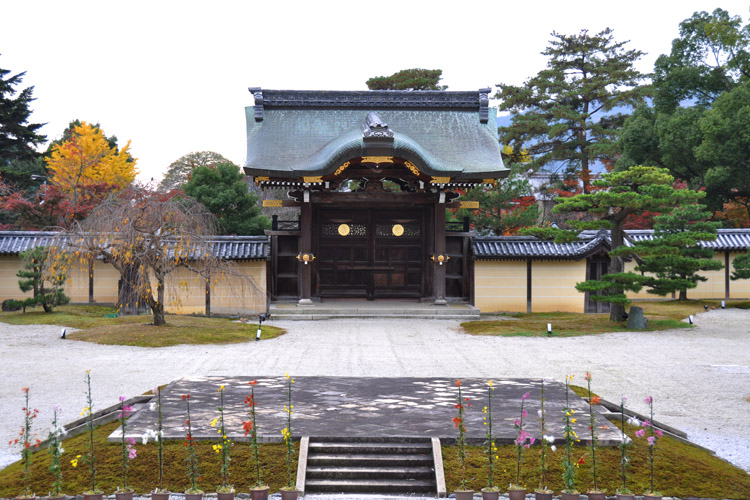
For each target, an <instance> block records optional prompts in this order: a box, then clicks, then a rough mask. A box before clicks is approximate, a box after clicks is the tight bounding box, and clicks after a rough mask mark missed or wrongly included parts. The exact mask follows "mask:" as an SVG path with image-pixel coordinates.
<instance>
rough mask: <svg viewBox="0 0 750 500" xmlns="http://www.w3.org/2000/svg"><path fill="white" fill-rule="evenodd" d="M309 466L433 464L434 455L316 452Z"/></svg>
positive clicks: (311, 457)
mask: <svg viewBox="0 0 750 500" xmlns="http://www.w3.org/2000/svg"><path fill="white" fill-rule="evenodd" d="M307 465H308V467H309V466H334V467H347V466H359V467H362V466H385V467H397V466H419V465H422V466H428V467H429V466H432V455H426V454H425V455H412V454H410V455H386V454H375V453H366V454H362V453H351V454H349V453H346V454H333V453H331V454H315V455H312V454H311V455H308V456H307Z"/></svg>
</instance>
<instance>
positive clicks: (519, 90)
mask: <svg viewBox="0 0 750 500" xmlns="http://www.w3.org/2000/svg"><path fill="white" fill-rule="evenodd" d="M552 37H553V38H552V40H550V45H549V46H548V47H547V48H546V49H545V50H544V52H542V54H543V55H545V56H547V57H548V58H549V59H548V62H547V67H546V68H545V69H543V70H542V71H540V72H539V73H538V74H537V75H536V76H534V77H532V78H530V79H529V80H527V81H526V82H525V83H524V84H523V85H521V86H515V85H508V84H499V85H498V87H499V90H498V92H497V94H496V95H495V97H496V98H497V99H500V106H499V107H500V110H503V111H510V112H511V115H512V123H511V125H509V126H507V127H500V128H499V133H500V142H502V143H503V144H510V145H511V146H512V147H513V149H514V150H515V151H521V150H522V148H524V147H525V148H527V150H528V153H529V154H530V155H531V157H532V161H531V162H530V164H529V166H530V167H531V168H534V169H538V168H540V167H542V166H544V165H547V164H550V163H551V162H563V163H564V164H565V165H566V168H567V169H568V171H570V172H577V173H578V174H579V176H580V178H581V179H582V181H583V190H584V192H586V193H587V192H589V191H590V188H591V165H592V163H593V162H594V161H597V160H599V161H609V160H611V159H612V158H613V157H614V156H615V154H616V152H617V144H616V135H617V129H618V128H619V126H620V125H621V124H622V121H623V116H622V115H621V114H619V113H614V112H612V110H614V109H615V108H616V107H622V106H634V105H636V104H638V103H639V102H641V101H642V97H643V94H644V90H643V88H642V87H639V83H640V82H641V81H642V80H643V78H644V76H643V75H642V74H641V73H640V72H638V71H637V70H636V69H635V68H634V66H633V65H634V63H635V61H637V60H638V59H639V58H640V57H641V55H642V54H643V53H642V52H641V51H639V50H625V49H624V46H625V44H626V43H627V42H616V41H615V40H614V37H613V35H612V30H611V29H609V28H607V29H605V30H604V31H601V32H599V33H597V34H595V35H591V34H589V32H588V31H587V30H583V31H581V32H580V33H578V34H577V35H563V34H560V33H556V32H553V33H552Z"/></svg>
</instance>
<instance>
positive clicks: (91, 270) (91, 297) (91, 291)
mask: <svg viewBox="0 0 750 500" xmlns="http://www.w3.org/2000/svg"><path fill="white" fill-rule="evenodd" d="M93 303H94V258H93V257H89V304H93Z"/></svg>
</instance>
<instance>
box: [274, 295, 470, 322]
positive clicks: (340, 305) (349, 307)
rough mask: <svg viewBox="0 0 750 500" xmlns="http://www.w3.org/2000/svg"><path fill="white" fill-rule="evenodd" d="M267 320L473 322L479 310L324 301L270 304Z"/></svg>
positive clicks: (457, 305)
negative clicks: (303, 303)
mask: <svg viewBox="0 0 750 500" xmlns="http://www.w3.org/2000/svg"><path fill="white" fill-rule="evenodd" d="M268 312H269V313H270V314H271V318H270V319H271V320H304V321H310V320H319V319H337V318H376V319H384V318H385V319H388V318H420V319H452V320H456V319H458V320H464V321H476V320H479V319H480V315H479V309H478V308H476V307H474V306H472V305H469V304H463V303H451V304H447V305H439V306H438V305H434V304H432V303H420V302H416V301H399V300H374V301H367V300H350V299H342V300H325V301H323V302H318V303H314V304H313V305H303V306H301V305H298V304H296V303H283V302H279V303H272V304H271V306H270V308H269V311H268Z"/></svg>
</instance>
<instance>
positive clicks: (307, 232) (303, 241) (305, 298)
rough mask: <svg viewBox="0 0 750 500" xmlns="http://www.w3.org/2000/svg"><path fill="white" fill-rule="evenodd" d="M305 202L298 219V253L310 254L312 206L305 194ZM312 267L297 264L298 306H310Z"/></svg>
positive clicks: (301, 263) (310, 265)
mask: <svg viewBox="0 0 750 500" xmlns="http://www.w3.org/2000/svg"><path fill="white" fill-rule="evenodd" d="M305 198H306V199H305V201H304V202H303V203H302V205H301V207H300V219H299V253H300V255H302V254H310V253H312V231H313V227H312V225H313V224H312V204H311V203H310V198H309V195H307V194H306V196H305ZM312 266H313V263H312V262H309V263H307V264H305V263H304V262H302V261H300V263H299V292H300V298H299V304H300V305H310V304H312V299H311V296H312Z"/></svg>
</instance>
